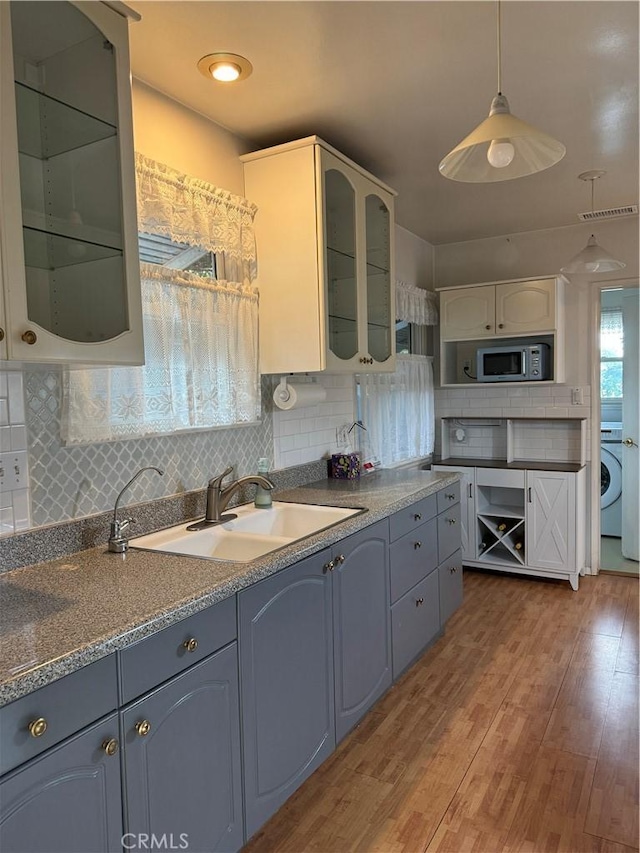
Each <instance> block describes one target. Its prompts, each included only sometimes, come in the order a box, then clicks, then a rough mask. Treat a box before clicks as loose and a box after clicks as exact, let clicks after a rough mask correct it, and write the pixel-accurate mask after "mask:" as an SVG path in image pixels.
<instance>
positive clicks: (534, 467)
mask: <svg viewBox="0 0 640 853" xmlns="http://www.w3.org/2000/svg"><path fill="white" fill-rule="evenodd" d="M432 465H452V466H453V465H455V466H457V467H465V468H509V469H511V470H515V471H564V472H565V473H568V474H575V473H577V472H578V471H580V470H581V469H582V468H584V467H585V466H584V465H582V464H581V463H580V462H547V461H544V462H543V461H539V462H533V461H532V460H530V459H529V460H522V459H520V460H516V461H514V462H507V460H506V459H483V458H480V459H474V458H471V457H470V456H449V457H448V458H447V459H434V460H433V462H432Z"/></svg>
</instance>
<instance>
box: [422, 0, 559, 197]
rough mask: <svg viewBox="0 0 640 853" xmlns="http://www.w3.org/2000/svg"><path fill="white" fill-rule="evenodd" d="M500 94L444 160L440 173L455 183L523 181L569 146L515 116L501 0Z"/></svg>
mask: <svg viewBox="0 0 640 853" xmlns="http://www.w3.org/2000/svg"><path fill="white" fill-rule="evenodd" d="M497 7H498V8H497V31H498V32H497V42H498V94H497V95H496V96H495V98H494V99H493V101H492V102H491V109H490V111H489V117H488V118H487V119H485V120H484V121H483V122H482V124H479V125H478V127H476V129H475V130H474V131H473V132H472V133H470V134H469V136H467V137H465V139H463V140H462V142H460V143H459V144H458V145H456V147H455V148H454V149H453V151H451V152H450V153H449V154H447V156H446V157H445V158H444V160H442V162H441V163H440V166H439V167H438V168H439V169H440V173H441V174H442V175H444V177H445V178H450V179H451V180H452V181H466V182H468V183H490V182H492V181H509V180H511V179H512V178H522V177H523V176H524V175H532V174H534V172H542V170H543V169H548V168H549V166H553V165H554V164H555V163H558V162H559V161H560V160H562V158H563V157H564V155H565V151H566V149H565V147H564V145H563V144H562V143H561V142H558V141H557V140H556V139H554V138H553V137H552V136H549V135H548V134H546V133H542V131H540V130H537V129H536V128H535V127H532V126H531V125H530V124H527V123H526V122H524V121H521V120H520V119H519V118H516V116H514V115H512V114H511V111H510V110H509V102H508V101H507V99H506V97H505V96H504V95H503V94H502V56H501V44H500V42H501V32H500V30H501V21H500V13H501V9H500V0H498V2H497Z"/></svg>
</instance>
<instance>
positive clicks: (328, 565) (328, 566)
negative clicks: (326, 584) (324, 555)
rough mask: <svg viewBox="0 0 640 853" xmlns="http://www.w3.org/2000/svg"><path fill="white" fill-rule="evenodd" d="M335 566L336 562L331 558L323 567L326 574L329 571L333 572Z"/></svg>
mask: <svg viewBox="0 0 640 853" xmlns="http://www.w3.org/2000/svg"><path fill="white" fill-rule="evenodd" d="M335 567H336V564H335V563H334V562H333V560H329V562H328V563H325V564H324V566H323V567H322V571H323V572H324V573H325V575H326V573H327V572H332V571H333V570H334V569H335Z"/></svg>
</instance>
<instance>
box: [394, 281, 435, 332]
mask: <svg viewBox="0 0 640 853" xmlns="http://www.w3.org/2000/svg"><path fill="white" fill-rule="evenodd" d="M396 317H397V318H398V320H405V321H406V322H407V323H415V324H416V325H418V326H436V325H437V323H438V299H437V297H436V294H435V293H431V291H429V290H423V289H422V288H421V287H414V286H413V285H412V284H407V283H406V282H404V281H397V282H396Z"/></svg>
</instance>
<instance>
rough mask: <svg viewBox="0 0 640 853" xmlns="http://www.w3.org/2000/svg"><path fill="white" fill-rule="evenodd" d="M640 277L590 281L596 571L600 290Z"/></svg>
mask: <svg viewBox="0 0 640 853" xmlns="http://www.w3.org/2000/svg"><path fill="white" fill-rule="evenodd" d="M639 286H640V280H639V279H638V277H637V276H636V277H634V278H613V279H606V280H605V279H602V280H599V281H594V282H592V284H591V292H590V295H589V303H590V304H589V326H590V332H589V336H590V339H591V453H590V457H591V488H590V504H591V542H590V548H589V550H590V552H591V574H592V575H597V574H599V573H600V538H601V534H600V464H599V462H600V430H599V429H597V425H598V424H599V423H600V313H601V304H602V299H601V295H602V291H603V290H615V289H617V288H621V289H624V288H631V287H639Z"/></svg>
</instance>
